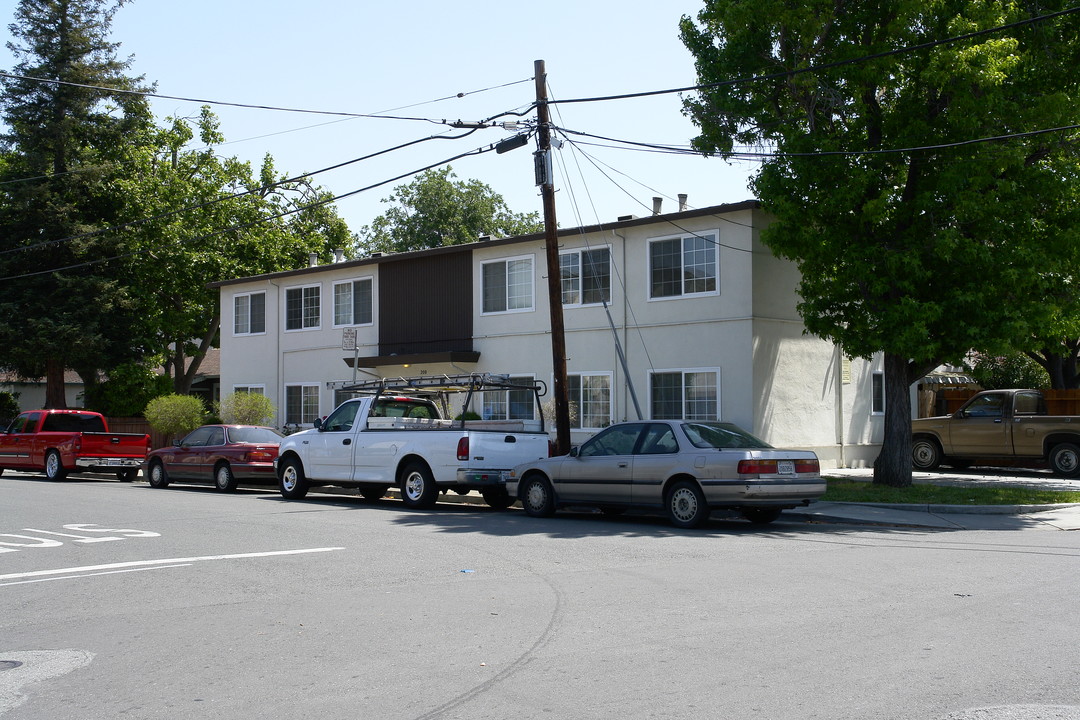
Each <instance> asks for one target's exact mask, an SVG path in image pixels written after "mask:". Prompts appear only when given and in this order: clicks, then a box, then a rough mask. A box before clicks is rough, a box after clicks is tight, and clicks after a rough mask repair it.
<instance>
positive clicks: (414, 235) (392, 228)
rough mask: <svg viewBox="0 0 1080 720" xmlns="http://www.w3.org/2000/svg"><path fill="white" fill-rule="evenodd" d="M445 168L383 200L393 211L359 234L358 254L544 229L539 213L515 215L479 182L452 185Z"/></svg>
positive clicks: (459, 242)
mask: <svg viewBox="0 0 1080 720" xmlns="http://www.w3.org/2000/svg"><path fill="white" fill-rule="evenodd" d="M456 177H457V176H456V175H455V174H454V172H453V170H452V169H451V168H450V167H449V166H447V167H445V168H442V169H435V170H428V171H426V172H423V173H421V174H420V175H418V176H417V178H416V180H414V181H413V182H411V183H409V184H407V185H401V186H399V187H398V188H396V189H395V190H394V194H393V195H391V196H390V197H388V198H384V199H383V202H384V203H391V204H392V207H391V208H390V209H389V210H387V211H386V213H384V214H383V215H380V216H379V217H377V218H375V220H374V221H373V222H372V223H371V225H370V226H365V227H363V228H361V230H360V250H361V252H364V253H371V252H409V251H411V250H426V249H428V248H434V247H441V246H443V245H462V244H464V243H470V242H476V240H477V239H478V238H479V237H480V236H482V235H495V236H501V237H507V236H510V235H525V234H528V233H531V232H539V231H541V230H543V229H544V225H543V223H542V222H541V220H540V215H539V213H536V212H531V213H514V212H511V211H510V209H509V208H507V206H506V201H504V200H503V197H502V195H499V194H498V193H496V192H495V191H494V190H492V189H491V188H490V187H489V186H488V185H485V184H484V183H482V182H480V181H479V180H469V181H467V182H465V181H456V180H454V178H456Z"/></svg>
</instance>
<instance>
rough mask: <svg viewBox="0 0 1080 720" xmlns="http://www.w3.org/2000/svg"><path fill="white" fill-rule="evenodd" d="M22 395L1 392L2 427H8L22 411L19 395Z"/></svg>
mask: <svg viewBox="0 0 1080 720" xmlns="http://www.w3.org/2000/svg"><path fill="white" fill-rule="evenodd" d="M20 394H21V393H17V392H15V393H13V392H0V427H7V426H8V425H9V424H10V423H11V421H12V420H14V419H15V416H16V415H18V414H19V413H20V412H21V410H20V409H19V395H20Z"/></svg>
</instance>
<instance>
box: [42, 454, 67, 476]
mask: <svg viewBox="0 0 1080 720" xmlns="http://www.w3.org/2000/svg"><path fill="white" fill-rule="evenodd" d="M45 477H47V478H49V479H50V480H63V479H64V478H66V477H67V470H65V469H64V463H63V461H61V460H60V453H58V452H57V451H56V450H50V451H49V452H47V453H45Z"/></svg>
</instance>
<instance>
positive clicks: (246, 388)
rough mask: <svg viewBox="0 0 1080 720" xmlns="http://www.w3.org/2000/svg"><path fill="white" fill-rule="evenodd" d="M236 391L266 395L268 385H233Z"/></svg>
mask: <svg viewBox="0 0 1080 720" xmlns="http://www.w3.org/2000/svg"><path fill="white" fill-rule="evenodd" d="M233 392H234V393H249V394H252V395H265V394H266V387H265V386H264V385H233Z"/></svg>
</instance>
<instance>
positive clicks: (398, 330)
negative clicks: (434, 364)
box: [379, 250, 473, 355]
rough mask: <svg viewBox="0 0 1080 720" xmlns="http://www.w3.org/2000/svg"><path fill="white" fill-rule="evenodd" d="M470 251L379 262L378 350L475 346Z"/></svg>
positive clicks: (403, 351)
mask: <svg viewBox="0 0 1080 720" xmlns="http://www.w3.org/2000/svg"><path fill="white" fill-rule="evenodd" d="M472 294H473V293H472V251H471V250H465V251H462V252H457V253H449V254H446V255H436V256H433V257H413V258H410V259H409V260H407V261H402V262H383V263H382V264H381V265H380V266H379V354H380V355H390V354H393V353H396V354H398V355H404V354H409V353H431V352H444V351H465V352H468V351H471V350H472V349H473V337H472V335H473V324H472V318H473V309H472Z"/></svg>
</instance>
